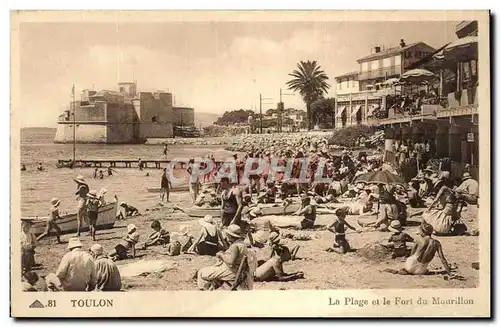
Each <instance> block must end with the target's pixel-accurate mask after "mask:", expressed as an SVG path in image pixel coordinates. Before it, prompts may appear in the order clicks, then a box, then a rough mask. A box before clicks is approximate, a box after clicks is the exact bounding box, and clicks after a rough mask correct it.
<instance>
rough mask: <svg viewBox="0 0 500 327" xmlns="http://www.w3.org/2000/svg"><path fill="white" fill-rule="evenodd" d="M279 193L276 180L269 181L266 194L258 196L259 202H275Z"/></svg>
mask: <svg viewBox="0 0 500 327" xmlns="http://www.w3.org/2000/svg"><path fill="white" fill-rule="evenodd" d="M277 194H278V189H277V188H276V185H275V183H274V181H267V187H266V189H265V190H264V194H261V195H259V196H258V197H257V203H275V202H276V195H277Z"/></svg>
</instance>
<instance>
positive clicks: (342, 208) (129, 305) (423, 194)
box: [10, 11, 491, 318]
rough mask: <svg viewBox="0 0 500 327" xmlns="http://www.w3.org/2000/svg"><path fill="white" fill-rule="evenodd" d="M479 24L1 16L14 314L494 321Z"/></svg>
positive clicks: (486, 91)
mask: <svg viewBox="0 0 500 327" xmlns="http://www.w3.org/2000/svg"><path fill="white" fill-rule="evenodd" d="M489 31H490V13H489V12H488V11H148V12H146V11H80V12H78V11H13V12H11V157H10V160H11V167H13V168H12V170H11V217H10V219H11V220H10V223H11V224H10V226H11V261H10V271H11V315H12V316H13V317H17V318H21V317H23V318H24V317H26V318H29V317H53V318H58V317H60V318H63V317H81V318H88V317H329V318H340V317H387V318H389V317H477V318H480V317H482V318H487V317H490V315H491V302H490V298H491V290H490V286H491V280H490V270H491V261H490V259H491V252H490V251H491V248H490V239H491V235H490V227H491V224H490V219H491V215H490V144H491V143H490V142H491V138H490V57H489V53H490V48H489V46H490V35H489ZM18 167H19V168H18Z"/></svg>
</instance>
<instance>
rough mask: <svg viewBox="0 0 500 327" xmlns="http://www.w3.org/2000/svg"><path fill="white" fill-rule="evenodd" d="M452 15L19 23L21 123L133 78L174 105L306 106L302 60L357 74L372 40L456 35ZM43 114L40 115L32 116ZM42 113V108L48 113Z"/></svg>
mask: <svg viewBox="0 0 500 327" xmlns="http://www.w3.org/2000/svg"><path fill="white" fill-rule="evenodd" d="M456 24H457V22H453V21H428V22H425V21H419V22H410V21H405V22H373V21H372V22H362V21H360V22H353V21H349V22H227V21H226V22H164V23H163V22H162V23H159V22H154V23H129V22H127V23H96V22H92V23H85V22H82V23H74V22H69V23H68V22H58V23H26V22H24V23H21V24H20V26H19V34H18V35H19V46H20V50H19V55H20V58H19V69H20V76H19V81H20V85H19V93H20V107H21V114H20V119H21V122H20V123H21V127H35V126H36V127H55V126H56V124H57V123H56V122H57V117H58V116H59V114H60V113H61V112H62V111H63V110H64V109H65V108H66V107H67V106H68V105H69V102H70V101H71V87H72V85H73V84H75V90H76V94H77V100H78V99H79V94H80V92H81V90H83V89H85V88H90V89H91V88H92V87H94V89H95V90H100V89H117V83H118V82H128V81H132V80H136V81H137V84H138V89H139V91H156V90H164V91H169V92H172V93H173V95H174V96H175V104H176V105H184V106H190V107H194V108H195V110H196V111H199V112H210V113H217V114H222V113H224V111H226V110H233V109H240V108H243V109H254V110H258V108H259V93H261V94H262V96H263V97H264V98H271V99H269V100H264V101H263V102H264V105H263V111H266V110H267V109H271V108H275V107H276V102H278V101H279V90H280V88H282V89H283V93H286V95H285V96H284V97H283V101H284V103H285V107H295V108H299V109H303V108H304V107H305V106H304V103H303V102H302V100H301V98H300V97H299V96H298V95H289V94H291V93H292V92H291V91H288V90H286V81H287V80H289V79H290V77H289V76H288V74H289V73H291V72H292V71H293V70H294V69H295V68H296V65H297V63H298V62H299V61H301V60H304V61H305V60H316V61H317V62H318V64H319V65H320V66H321V67H322V68H323V70H324V71H325V73H326V74H327V75H328V76H329V78H330V84H331V85H332V87H331V89H330V91H329V94H328V96H334V95H335V94H334V89H335V80H334V77H335V76H337V75H340V74H343V73H346V72H350V71H355V70H358V64H357V62H356V59H357V58H361V57H363V56H366V55H369V54H371V52H372V51H373V50H372V49H373V48H374V47H375V46H382V47H386V48H387V47H394V46H397V45H398V44H399V41H400V39H404V40H405V42H406V43H407V44H409V43H413V42H419V41H422V42H425V43H427V44H429V45H430V46H433V47H435V48H438V47H440V46H442V45H444V44H445V43H447V42H451V41H453V40H456V39H457V37H456V35H455V25H456ZM34 112H36V113H37V114H36V115H34V114H33V113H34ZM41 113H43V114H41Z"/></svg>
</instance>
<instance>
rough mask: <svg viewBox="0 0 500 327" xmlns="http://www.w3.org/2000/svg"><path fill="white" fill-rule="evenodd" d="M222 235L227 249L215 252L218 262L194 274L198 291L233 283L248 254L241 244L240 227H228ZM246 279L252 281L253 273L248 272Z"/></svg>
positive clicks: (245, 247)
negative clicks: (226, 240)
mask: <svg viewBox="0 0 500 327" xmlns="http://www.w3.org/2000/svg"><path fill="white" fill-rule="evenodd" d="M224 233H225V234H226V238H227V239H228V241H229V244H230V245H229V248H228V249H227V250H226V251H224V252H217V254H216V255H215V256H216V258H217V259H218V261H217V262H216V263H215V264H214V265H212V266H208V267H203V268H201V269H200V270H198V271H197V272H196V278H197V284H198V289H199V290H209V289H216V288H219V287H220V286H222V284H224V283H233V282H234V281H235V278H236V272H237V271H238V268H239V266H240V263H241V261H242V260H243V259H244V257H245V256H247V255H248V254H249V251H248V249H247V246H246V245H245V244H244V242H243V238H242V234H241V228H240V226H238V225H234V224H233V225H229V227H228V228H226V229H225V230H224ZM249 270H251V269H249ZM246 277H247V278H251V279H252V281H253V271H248V275H247V276H246ZM248 284H250V285H251V283H249V282H248V281H247V286H250V285H248Z"/></svg>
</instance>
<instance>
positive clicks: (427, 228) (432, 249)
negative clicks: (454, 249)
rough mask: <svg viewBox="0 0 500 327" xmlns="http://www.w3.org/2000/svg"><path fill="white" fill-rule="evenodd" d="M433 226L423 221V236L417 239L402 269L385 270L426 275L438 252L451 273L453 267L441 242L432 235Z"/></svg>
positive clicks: (421, 228) (421, 233)
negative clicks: (447, 259) (449, 263)
mask: <svg viewBox="0 0 500 327" xmlns="http://www.w3.org/2000/svg"><path fill="white" fill-rule="evenodd" d="M433 231H434V230H433V228H432V226H431V225H429V224H427V223H422V224H421V226H420V231H419V233H418V234H419V235H420V236H422V237H421V238H416V239H415V246H414V247H413V250H412V253H411V256H410V257H409V258H408V259H406V262H405V267H404V268H402V269H400V270H395V269H385V270H384V271H386V272H390V273H393V274H400V275H426V274H428V273H429V270H428V268H427V267H428V266H429V263H430V262H431V261H432V259H434V256H435V255H436V253H437V254H438V256H439V259H440V260H441V263H442V264H443V266H444V269H445V270H446V272H447V273H448V274H450V273H451V268H450V266H449V265H448V261H446V258H445V256H444V253H443V247H442V246H441V243H440V242H439V241H438V240H437V239H435V238H433V237H432V232H433Z"/></svg>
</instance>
